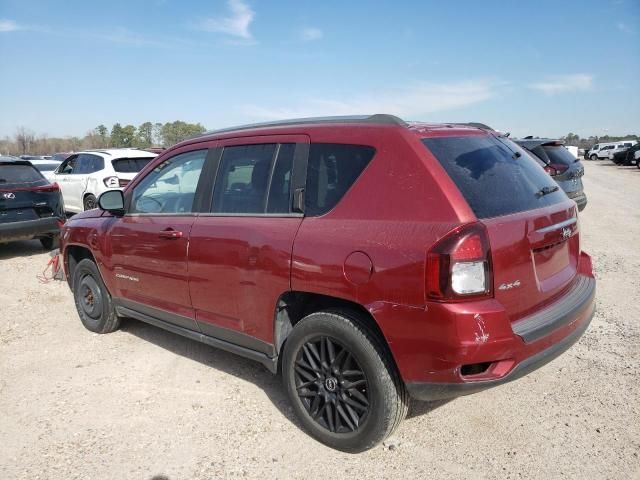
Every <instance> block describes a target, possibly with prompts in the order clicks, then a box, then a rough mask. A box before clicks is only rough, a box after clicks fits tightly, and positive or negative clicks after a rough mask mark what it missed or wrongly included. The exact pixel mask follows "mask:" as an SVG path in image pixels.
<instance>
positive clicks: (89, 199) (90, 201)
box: [82, 193, 98, 212]
mask: <svg viewBox="0 0 640 480" xmlns="http://www.w3.org/2000/svg"><path fill="white" fill-rule="evenodd" d="M82 203H83V206H84V211H85V212H86V211H87V210H93V209H94V208H98V200H96V196H95V195H93V194H91V193H90V194H89V195H87V196H85V197H84V201H83V202H82Z"/></svg>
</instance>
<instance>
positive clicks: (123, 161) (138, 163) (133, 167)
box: [111, 157, 155, 173]
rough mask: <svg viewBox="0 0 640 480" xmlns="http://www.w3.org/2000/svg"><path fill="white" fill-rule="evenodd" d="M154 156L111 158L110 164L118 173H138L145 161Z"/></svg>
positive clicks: (147, 161)
mask: <svg viewBox="0 0 640 480" xmlns="http://www.w3.org/2000/svg"><path fill="white" fill-rule="evenodd" d="M154 158H155V157H144V158H117V159H116V160H112V161H111V164H112V165H113V169H114V170H115V171H116V172H120V173H138V172H139V171H140V170H142V169H143V168H144V167H145V165H146V164H147V163H149V162H150V161H151V160H153V159H154Z"/></svg>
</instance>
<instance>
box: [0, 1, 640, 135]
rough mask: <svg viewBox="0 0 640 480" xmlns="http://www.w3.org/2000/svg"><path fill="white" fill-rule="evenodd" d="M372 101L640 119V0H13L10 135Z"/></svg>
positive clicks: (607, 121) (514, 119)
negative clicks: (23, 130)
mask: <svg viewBox="0 0 640 480" xmlns="http://www.w3.org/2000/svg"><path fill="white" fill-rule="evenodd" d="M365 113H394V114H397V115H400V116H401V117H403V118H405V119H407V120H425V121H479V122H484V123H487V124H489V125H492V126H494V127H495V128H498V129H500V130H504V131H510V132H512V133H513V134H514V135H517V136H523V135H529V134H532V135H540V136H559V135H563V134H566V133H568V132H574V133H578V134H579V135H581V136H586V135H591V134H597V135H604V134H607V133H609V134H626V133H640V0H601V1H591V0H583V1H557V0H556V1H536V2H513V1H485V2H479V1H477V0H476V1H464V0H463V1H458V2H442V1H426V0H423V1H405V2H402V1H398V0H396V1H389V2H383V1H375V2H373V1H349V2H345V1H344V0H343V1H334V0H325V1H322V2H320V1H308V0H298V1H286V2H285V1H277V0H272V1H267V0H208V1H199V0H198V1H188V0H181V1H178V0H156V1H152V0H150V1H136V0H128V1H120V0H110V1H109V2H94V1H87V0H82V1H80V0H68V1H44V0H0V136H4V135H12V134H13V133H14V132H15V130H16V127H18V126H26V127H28V128H31V129H32V130H34V131H35V132H37V133H46V134H48V135H50V136H59V135H83V134H84V133H86V132H87V131H88V130H90V129H92V128H94V127H95V126H97V125H98V124H101V123H104V124H106V125H107V126H111V125H112V124H113V123H114V122H121V123H122V124H128V123H132V124H134V125H138V124H140V123H142V122H144V121H147V120H149V121H152V122H166V121H173V120H176V119H180V120H185V121H189V122H201V123H202V124H204V125H205V126H206V127H207V128H210V129H211V128H221V127H225V126H231V125H235V124H240V123H247V122H253V121H263V120H269V119H279V118H289V117H299V116H315V115H341V114H365Z"/></svg>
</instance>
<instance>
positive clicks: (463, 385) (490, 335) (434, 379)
mask: <svg viewBox="0 0 640 480" xmlns="http://www.w3.org/2000/svg"><path fill="white" fill-rule="evenodd" d="M595 289H596V281H595V279H594V278H593V273H592V267H591V259H590V257H589V256H588V255H587V254H585V253H584V252H583V253H581V256H580V261H579V273H578V275H577V277H576V279H575V282H574V283H573V285H572V287H571V288H570V289H569V290H567V291H565V292H564V293H563V294H562V295H561V296H560V297H559V298H557V299H556V300H554V301H553V302H552V303H550V304H549V305H547V306H546V307H545V308H543V309H541V310H538V311H536V312H535V313H533V314H531V315H530V316H527V317H524V318H521V319H519V320H517V321H511V319H510V317H509V315H508V313H507V312H506V311H505V309H504V307H503V306H502V305H501V304H500V302H498V301H497V300H496V299H494V298H492V299H487V300H481V301H474V302H462V303H437V302H429V303H428V304H427V308H426V309H425V308H416V307H413V308H404V307H400V306H398V305H392V306H385V305H378V306H375V305H373V306H372V307H373V308H370V311H371V313H372V314H373V316H374V318H375V319H376V321H377V322H378V324H379V325H380V328H381V330H382V331H383V332H384V335H385V337H386V339H387V342H388V345H389V347H390V349H391V352H392V353H393V356H394V359H395V361H396V364H397V366H398V369H399V371H400V375H401V377H402V379H403V380H404V383H405V385H406V386H407V389H408V391H409V394H410V395H411V396H412V397H413V398H415V399H418V400H440V399H445V398H452V397H456V396H460V395H467V394H470V393H474V392H478V391H480V390H484V389H487V388H490V387H494V386H497V385H501V384H503V383H506V382H510V381H513V380H516V379H518V378H520V377H522V376H523V375H526V374H528V373H529V372H531V371H533V370H535V369H537V368H540V367H541V366H543V365H544V364H546V363H547V362H549V361H551V360H553V359H554V358H556V357H557V356H558V355H560V354H561V353H562V352H564V351H565V350H567V349H568V348H569V347H570V346H571V345H572V344H573V343H575V342H576V341H577V340H578V339H579V338H580V336H581V335H582V334H583V333H584V332H585V331H586V330H587V328H588V326H589V324H590V322H591V319H592V317H593V314H594V310H595Z"/></svg>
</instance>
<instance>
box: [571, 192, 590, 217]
mask: <svg viewBox="0 0 640 480" xmlns="http://www.w3.org/2000/svg"><path fill="white" fill-rule="evenodd" d="M571 200H573V201H574V202H576V203H577V204H578V211H579V212H581V211H582V210H584V207H586V206H587V196H586V195H585V194H584V193H581V194H580V195H576V196H575V197H573V198H571Z"/></svg>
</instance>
